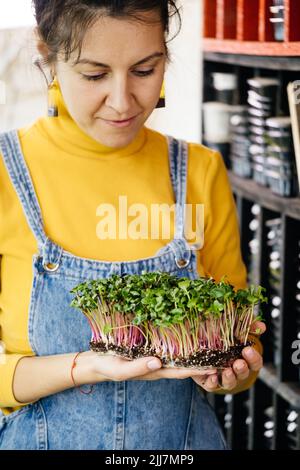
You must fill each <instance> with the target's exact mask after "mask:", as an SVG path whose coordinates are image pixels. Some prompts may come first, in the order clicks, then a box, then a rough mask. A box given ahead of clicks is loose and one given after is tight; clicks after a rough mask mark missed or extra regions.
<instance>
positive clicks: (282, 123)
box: [266, 116, 292, 129]
mask: <svg viewBox="0 0 300 470" xmlns="http://www.w3.org/2000/svg"><path fill="white" fill-rule="evenodd" d="M291 122H292V121H291V118H290V116H278V117H271V118H268V119H267V120H266V124H267V126H268V127H275V128H276V129H278V128H290V127H291Z"/></svg>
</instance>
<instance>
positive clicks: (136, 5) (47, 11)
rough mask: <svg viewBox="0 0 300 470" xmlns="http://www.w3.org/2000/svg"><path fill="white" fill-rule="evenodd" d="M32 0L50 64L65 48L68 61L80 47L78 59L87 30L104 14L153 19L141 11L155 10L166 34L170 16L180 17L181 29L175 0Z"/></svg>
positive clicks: (47, 60)
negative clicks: (146, 16)
mask: <svg viewBox="0 0 300 470" xmlns="http://www.w3.org/2000/svg"><path fill="white" fill-rule="evenodd" d="M32 3H33V6H34V9H35V18H36V22H37V33H38V36H39V38H40V39H41V40H42V41H43V42H44V43H45V44H46V45H47V47H48V50H49V54H48V57H47V58H44V60H43V62H44V65H49V66H51V65H52V64H53V63H55V62H56V60H57V57H58V54H59V53H60V52H61V51H63V52H64V60H65V62H67V61H68V60H69V58H70V56H71V54H72V53H73V52H74V51H75V50H77V49H78V50H79V53H78V57H77V60H79V57H80V55H81V49H82V43H83V39H84V36H85V32H86V31H87V29H88V28H89V27H90V26H92V25H93V24H94V23H95V22H96V21H97V20H98V19H99V18H100V17H101V16H110V17H113V18H122V17H123V18H130V19H134V20H136V21H141V22H145V21H147V22H151V21H152V20H150V19H147V20H145V18H144V17H143V16H141V14H142V13H143V12H148V11H153V10H156V11H158V12H159V14H160V20H159V22H161V24H162V26H163V30H164V33H165V37H167V36H168V35H169V25H170V19H171V18H172V17H173V16H177V17H178V19H179V30H178V32H179V31H180V28H181V16H180V12H179V8H178V7H177V5H176V0H51V1H49V0H32ZM152 22H154V21H152ZM155 23H157V21H155ZM177 34H178V33H177ZM172 39H173V38H172ZM167 42H168V41H167V40H166V41H165V46H166V53H167V60H168V61H169V60H170V56H169V51H168V48H167Z"/></svg>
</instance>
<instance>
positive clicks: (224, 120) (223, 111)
mask: <svg viewBox="0 0 300 470" xmlns="http://www.w3.org/2000/svg"><path fill="white" fill-rule="evenodd" d="M202 109H203V126H204V138H205V140H206V141H208V142H214V143H228V142H230V116H231V106H230V105H229V104H226V103H220V102H218V101H208V102H206V103H203V104H202Z"/></svg>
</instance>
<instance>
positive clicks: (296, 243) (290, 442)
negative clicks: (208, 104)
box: [203, 50, 300, 450]
mask: <svg viewBox="0 0 300 470" xmlns="http://www.w3.org/2000/svg"><path fill="white" fill-rule="evenodd" d="M212 72H230V73H232V72H233V73H235V74H236V75H237V77H238V83H239V86H238V92H237V93H236V95H235V97H234V104H246V102H247V78H252V77H257V76H262V77H263V76H271V77H277V78H279V80H280V90H279V92H280V96H279V97H278V98H279V99H278V104H277V112H276V113H277V114H278V115H284V114H289V107H288V98H287V93H286V87H287V84H288V83H289V82H290V81H294V80H297V79H300V50H299V57H260V56H257V55H255V56H252V55H247V54H245V55H237V54H228V53H222V52H218V51H216V52H212V51H208V52H204V74H203V76H204V77H205V79H204V90H203V101H211V100H214V99H215V97H214V90H213V88H212V83H211V81H210V79H209V77H210V75H211V73H212ZM228 173H229V177H230V181H231V185H232V190H233V193H234V196H235V201H236V206H237V212H238V216H239V223H240V233H241V247H242V253H243V258H244V261H245V263H246V266H247V268H248V272H249V281H251V282H253V283H257V284H261V285H263V286H265V287H266V289H267V296H268V297H269V302H268V304H265V305H262V306H261V308H262V310H263V314H264V317H265V321H266V324H267V332H266V333H265V334H264V335H263V336H262V337H261V340H262V343H263V346H264V367H263V369H262V370H261V371H260V374H259V378H258V379H257V381H256V383H255V385H254V386H253V387H252V388H251V389H250V390H248V391H246V392H242V393H240V394H237V395H230V394H228V395H224V396H222V395H213V394H208V399H209V401H210V403H211V405H212V406H213V407H214V408H215V410H216V412H217V415H218V417H219V420H220V422H221V424H222V426H223V428H224V431H225V435H226V436H227V439H228V442H229V445H230V446H231V448H233V449H250V450H252V449H298V450H299V449H300V364H296V363H293V362H292V354H293V352H295V349H293V347H292V346H293V343H294V341H296V340H298V339H299V340H300V197H294V198H284V197H280V196H277V195H275V194H273V193H272V192H271V190H270V189H269V188H267V187H263V186H261V185H259V184H257V183H256V182H255V181H253V180H251V179H244V178H241V177H239V176H237V175H236V174H234V173H233V172H232V171H230V170H229V169H228ZM299 348H300V346H299ZM298 357H299V359H300V353H299V355H298ZM294 362H295V361H294Z"/></svg>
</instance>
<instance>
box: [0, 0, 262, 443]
mask: <svg viewBox="0 0 300 470" xmlns="http://www.w3.org/2000/svg"><path fill="white" fill-rule="evenodd" d="M34 4H35V10H36V19H37V29H36V31H37V33H38V35H37V47H38V50H39V52H40V54H41V56H42V57H43V59H44V61H43V62H44V65H47V66H49V69H50V71H51V77H52V80H51V83H50V84H49V115H48V116H47V117H41V118H40V119H38V120H37V121H36V122H35V123H34V124H32V125H31V126H29V127H27V128H24V129H20V130H18V131H11V132H8V133H3V134H1V139H0V144H1V146H0V149H1V152H2V158H1V159H0V181H1V188H2V189H1V196H0V213H1V220H5V224H4V226H3V225H2V226H1V233H0V253H1V255H2V265H1V268H2V269H1V284H2V290H1V297H0V298H1V304H0V307H1V317H0V319H1V331H2V337H1V339H2V341H3V344H4V345H5V347H6V351H7V352H6V354H4V355H3V357H4V360H2V363H1V366H0V377H1V379H3V380H1V386H0V406H1V407H2V416H1V417H0V419H1V421H0V448H1V449H223V448H226V443H225V440H224V437H223V435H222V432H221V430H220V427H219V425H218V423H217V420H216V417H215V415H214V412H213V410H212V409H211V408H210V407H209V405H208V402H207V400H206V398H205V396H204V394H203V393H202V392H201V391H200V390H201V389H200V387H201V388H202V389H204V390H206V391H208V392H217V391H220V392H221V393H227V392H228V390H231V391H232V393H236V392H238V391H241V390H245V389H247V388H249V387H250V386H251V385H252V383H253V382H254V381H255V379H256V376H257V373H258V370H259V369H260V368H261V367H262V357H261V355H260V353H259V352H258V351H257V350H256V349H258V350H260V352H261V349H260V342H259V340H257V341H256V343H257V347H256V348H250V347H247V348H245V349H244V350H243V357H244V359H239V360H237V361H235V363H234V364H233V366H232V368H228V369H226V370H225V371H224V372H223V374H222V384H218V377H217V374H216V373H213V374H211V375H207V374H206V375H203V373H201V372H199V371H198V372H197V371H196V372H192V371H184V370H177V371H176V370H168V369H162V368H161V363H160V361H159V360H158V359H157V358H143V359H137V360H135V361H133V362H129V361H126V360H123V359H121V358H116V357H99V356H98V355H97V354H96V353H94V352H92V351H89V350H87V349H88V348H87V345H88V343H89V340H90V328H89V326H88V324H87V322H86V321H85V318H84V316H83V315H79V314H78V312H76V311H75V309H73V308H71V307H70V301H71V298H72V297H71V294H70V290H71V289H72V288H73V287H74V286H75V285H76V284H78V283H79V282H83V281H85V280H87V279H97V278H99V277H107V276H110V275H111V274H113V273H118V274H123V273H125V272H127V273H134V274H139V273H141V272H142V271H143V270H147V271H159V270H163V271H169V272H172V273H175V274H178V275H179V276H187V277H189V278H191V279H193V278H197V277H198V276H199V275H211V276H213V277H214V278H215V279H217V280H219V279H220V278H221V277H222V276H223V275H224V274H226V275H227V277H228V279H229V281H230V282H231V283H232V284H233V285H234V286H235V287H236V288H238V287H245V286H246V272H245V267H244V265H243V263H242V259H241V254H240V248H239V232H238V225H237V220H236V214H235V206H234V200H233V196H232V193H231V190H230V186H229V183H228V179H227V174H226V169H225V167H224V164H223V162H222V158H221V156H220V155H219V154H218V153H216V152H214V151H212V150H210V149H208V148H206V147H204V146H201V145H199V144H194V143H189V144H187V143H186V142H184V141H176V139H173V138H172V137H169V136H164V135H162V134H160V133H158V132H155V131H152V130H150V129H148V128H146V127H145V126H144V123H145V121H146V120H147V118H148V117H149V116H150V114H151V113H152V111H153V110H154V108H155V107H156V105H157V103H158V102H159V98H160V91H161V88H162V85H163V79H164V73H165V68H166V65H167V63H168V61H169V60H170V57H169V52H168V48H167V41H166V39H167V36H168V31H169V20H170V17H171V16H173V15H174V14H176V15H179V12H178V10H177V8H176V5H175V2H173V1H167V0H166V1H161V0H132V1H130V2H128V1H116V0H115V1H114V0H111V1H108V0H106V1H104V0H102V1H101V0H98V1H96V0H95V1H88V0H72V1H70V0H55V1H52V2H47V1H41V0H35V1H34ZM120 196H125V197H126V198H127V201H128V203H129V204H134V203H142V204H143V205H145V206H146V207H147V208H150V207H151V204H154V203H163V204H169V205H172V204H173V203H174V201H176V202H177V203H178V204H177V205H176V218H175V225H174V224H173V225H172V235H171V236H170V238H169V239H168V240H167V241H168V243H166V240H165V239H163V237H161V236H160V237H156V238H155V237H151V236H148V237H143V238H140V239H137V238H134V237H133V238H131V237H129V236H125V237H124V236H123V234H121V235H120V234H118V236H117V237H114V236H112V234H111V232H109V235H111V236H105V233H104V232H105V231H104V230H103V227H102V226H101V223H100V222H99V223H98V224H97V221H98V219H97V217H98V216H100V215H102V214H103V212H102V209H103V204H110V205H112V206H113V207H114V208H116V207H117V208H118V210H117V215H118V216H119V220H120V217H123V216H124V214H123V212H122V210H121V209H120V208H119V207H118V202H119V197H120ZM186 201H187V202H190V203H193V204H197V203H200V204H204V207H205V219H204V229H205V230H204V234H205V242H204V245H203V246H202V247H201V249H198V250H196V249H195V248H196V244H194V245H193V244H189V243H188V242H187V240H186V239H185V234H184V225H185V220H184V204H185V202H186ZM106 235H107V234H106ZM198 248H199V247H198ZM257 327H259V328H260V331H261V332H263V331H264V325H263V324H261V323H259V324H256V325H253V328H254V330H257ZM79 351H84V352H82V353H81V354H80V355H78V352H79ZM75 359H76V361H75ZM75 366H76V367H75ZM71 372H72V373H71ZM91 384H93V390H90V389H89V385H91ZM75 385H76V386H83V389H82V390H81V391H82V392H83V393H80V390H78V388H76V386H75ZM199 385H200V387H199ZM90 391H92V393H90Z"/></svg>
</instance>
